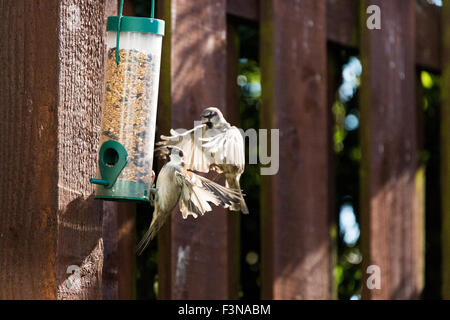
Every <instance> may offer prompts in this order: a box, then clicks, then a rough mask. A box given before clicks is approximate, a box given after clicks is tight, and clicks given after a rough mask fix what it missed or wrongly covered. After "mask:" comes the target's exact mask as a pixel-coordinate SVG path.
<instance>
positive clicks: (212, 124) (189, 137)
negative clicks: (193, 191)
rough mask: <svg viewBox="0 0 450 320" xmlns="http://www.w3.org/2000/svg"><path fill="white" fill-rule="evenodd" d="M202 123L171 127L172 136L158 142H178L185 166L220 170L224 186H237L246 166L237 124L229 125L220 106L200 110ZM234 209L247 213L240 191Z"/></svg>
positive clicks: (237, 187)
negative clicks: (182, 128) (178, 128)
mask: <svg viewBox="0 0 450 320" xmlns="http://www.w3.org/2000/svg"><path fill="white" fill-rule="evenodd" d="M201 120H202V124H201V125H198V126H196V127H194V128H193V129H191V130H189V131H185V132H177V131H175V130H173V129H171V130H170V134H171V136H161V139H162V141H160V142H159V143H158V145H166V146H168V145H172V146H177V147H179V148H180V149H182V150H183V152H184V154H185V162H186V167H187V168H188V169H190V170H195V171H199V172H208V171H209V170H214V171H216V172H218V173H223V174H224V175H225V178H226V186H227V187H229V188H232V189H236V190H239V192H241V187H240V184H239V179H240V178H241V174H242V173H243V172H244V167H245V149H244V139H243V137H242V134H241V132H240V131H239V129H238V128H236V127H234V126H231V125H230V124H229V123H228V122H227V121H226V120H225V118H224V117H223V115H222V112H220V110H219V109H217V108H214V107H211V108H206V109H205V110H203V112H202V114H201ZM230 209H231V210H233V211H239V210H241V211H242V212H243V213H246V214H247V213H248V208H247V205H246V203H245V201H244V197H243V196H242V192H241V201H240V202H239V203H235V204H232V205H231V206H230Z"/></svg>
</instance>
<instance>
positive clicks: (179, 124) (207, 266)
mask: <svg viewBox="0 0 450 320" xmlns="http://www.w3.org/2000/svg"><path fill="white" fill-rule="evenodd" d="M158 12H160V13H161V14H159V16H160V17H161V18H162V19H164V20H165V21H166V23H167V25H166V35H165V37H164V42H165V44H164V46H163V50H164V53H163V60H165V61H163V66H162V74H161V92H160V105H159V109H158V110H159V111H158V112H160V111H161V113H160V114H159V116H158V118H159V119H158V123H159V125H158V130H159V133H160V134H164V133H165V134H167V133H168V128H169V127H172V128H175V129H177V128H186V129H189V128H192V126H193V125H194V120H199V117H200V113H201V111H202V110H203V108H205V107H208V106H219V107H220V108H222V109H223V108H225V107H226V102H227V101H226V80H227V69H226V12H225V0H199V1H186V0H172V1H170V0H164V1H160V3H159V6H158ZM162 109H164V110H162ZM168 110H170V113H168ZM169 120H170V122H169ZM163 130H164V131H163ZM230 214H236V213H227V212H226V211H225V210H224V209H216V208H215V209H214V210H213V211H212V212H210V213H207V214H205V216H203V217H199V218H198V219H197V220H194V219H193V218H192V217H190V219H187V220H183V219H182V217H181V214H180V213H179V212H178V209H176V211H175V212H174V213H173V214H172V217H171V223H170V225H168V226H167V227H166V228H164V230H162V231H163V232H162V233H161V234H160V241H159V242H160V245H159V250H160V257H159V260H158V261H159V270H160V285H159V288H160V295H159V296H160V298H163V299H168V298H171V299H228V298H230V297H234V296H236V294H235V293H234V292H232V291H233V290H232V289H230V288H231V287H232V286H233V285H232V281H233V279H231V278H232V276H231V273H230V265H231V258H230V256H229V254H228V253H229V246H230V241H229V237H230V234H231V233H230V228H233V226H232V224H230V222H229V218H230V217H229V215H230ZM161 249H164V251H161ZM164 273H168V274H164ZM233 288H234V286H233Z"/></svg>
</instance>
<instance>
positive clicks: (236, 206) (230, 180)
mask: <svg viewBox="0 0 450 320" xmlns="http://www.w3.org/2000/svg"><path fill="white" fill-rule="evenodd" d="M239 178H240V175H237V176H235V175H227V176H226V182H225V186H226V187H227V188H230V189H236V190H238V191H239V194H240V195H241V199H240V202H239V203H233V204H232V205H231V206H230V210H231V211H242V213H243V214H248V207H247V204H246V203H245V200H244V195H243V194H242V190H241V185H240V183H239Z"/></svg>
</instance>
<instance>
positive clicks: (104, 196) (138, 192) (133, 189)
mask: <svg viewBox="0 0 450 320" xmlns="http://www.w3.org/2000/svg"><path fill="white" fill-rule="evenodd" d="M95 199H99V200H107V201H119V202H126V201H144V202H150V199H149V185H148V183H143V182H133V181H126V180H117V181H116V183H115V184H114V185H113V186H112V188H109V189H107V188H105V187H104V186H102V185H97V190H96V192H95Z"/></svg>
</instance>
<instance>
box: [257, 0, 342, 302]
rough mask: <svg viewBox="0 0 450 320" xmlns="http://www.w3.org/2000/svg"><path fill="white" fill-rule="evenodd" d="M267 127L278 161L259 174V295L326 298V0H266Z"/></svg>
mask: <svg viewBox="0 0 450 320" xmlns="http://www.w3.org/2000/svg"><path fill="white" fill-rule="evenodd" d="M260 28H261V29H260V35H261V44H260V50H261V51H260V56H261V73H262V85H263V89H262V109H261V112H262V119H261V120H262V121H261V124H262V125H261V127H262V128H279V129H280V144H279V146H280V151H279V156H280V168H279V172H278V174H277V175H274V176H262V182H261V189H262V191H261V208H262V213H261V214H262V217H261V219H262V223H263V224H262V233H261V234H262V235H263V239H262V241H263V242H262V268H263V269H262V273H263V275H262V277H263V278H262V290H263V293H262V297H263V298H265V299H271V298H273V299H329V298H331V296H332V290H331V287H332V286H331V282H332V281H333V279H332V273H331V268H330V255H331V252H332V248H331V245H330V235H329V231H330V218H329V214H331V213H330V212H329V208H330V206H329V195H328V190H329V179H330V177H329V166H328V161H329V139H328V108H327V71H326V68H327V60H326V54H327V48H326V1H324V0H320V1H296V2H291V1H274V0H264V1H262V2H261V23H260Z"/></svg>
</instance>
